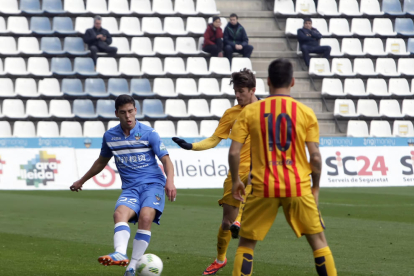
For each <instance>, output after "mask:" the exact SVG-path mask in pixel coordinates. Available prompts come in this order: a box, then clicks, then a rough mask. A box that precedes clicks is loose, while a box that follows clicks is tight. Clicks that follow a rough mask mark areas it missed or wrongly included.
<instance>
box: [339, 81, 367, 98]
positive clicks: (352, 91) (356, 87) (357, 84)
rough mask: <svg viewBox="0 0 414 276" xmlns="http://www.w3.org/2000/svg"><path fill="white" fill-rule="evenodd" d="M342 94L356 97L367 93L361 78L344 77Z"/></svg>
mask: <svg viewBox="0 0 414 276" xmlns="http://www.w3.org/2000/svg"><path fill="white" fill-rule="evenodd" d="M344 94H345V95H347V96H348V95H349V96H357V97H365V96H368V93H366V91H365V85H364V82H363V81H362V80H361V79H345V82H344Z"/></svg>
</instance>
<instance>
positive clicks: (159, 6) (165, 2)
mask: <svg viewBox="0 0 414 276" xmlns="http://www.w3.org/2000/svg"><path fill="white" fill-rule="evenodd" d="M152 11H153V12H154V13H158V14H161V15H174V14H175V11H174V9H173V3H172V1H171V0H152Z"/></svg>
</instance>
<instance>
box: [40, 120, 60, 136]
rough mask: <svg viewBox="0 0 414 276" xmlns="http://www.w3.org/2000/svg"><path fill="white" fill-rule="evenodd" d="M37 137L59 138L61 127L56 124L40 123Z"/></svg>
mask: <svg viewBox="0 0 414 276" xmlns="http://www.w3.org/2000/svg"><path fill="white" fill-rule="evenodd" d="M36 136H37V137H48V138H50V137H59V127H58V125H57V123H56V122H46V121H40V122H38V123H37V132H36Z"/></svg>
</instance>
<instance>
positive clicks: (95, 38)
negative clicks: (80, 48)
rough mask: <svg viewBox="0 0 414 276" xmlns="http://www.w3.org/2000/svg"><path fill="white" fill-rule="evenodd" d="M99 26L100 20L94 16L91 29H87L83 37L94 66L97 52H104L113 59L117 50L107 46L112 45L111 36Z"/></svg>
mask: <svg viewBox="0 0 414 276" xmlns="http://www.w3.org/2000/svg"><path fill="white" fill-rule="evenodd" d="M101 24H102V18H101V17H100V16H99V15H97V16H95V19H94V26H93V28H91V29H87V30H86V32H85V35H84V37H83V41H84V42H85V43H86V44H88V47H89V50H90V51H91V55H92V59H93V62H94V63H95V65H96V60H97V59H98V52H104V53H107V54H108V55H109V56H111V57H113V56H115V55H116V52H117V51H118V48H116V47H110V46H109V45H111V43H112V37H111V34H110V33H109V32H108V31H107V30H105V29H103V28H102V27H101Z"/></svg>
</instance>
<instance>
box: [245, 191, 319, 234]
mask: <svg viewBox="0 0 414 276" xmlns="http://www.w3.org/2000/svg"><path fill="white" fill-rule="evenodd" d="M280 206H282V207H283V212H284V213H285V217H286V220H287V222H288V223H289V225H290V226H291V227H292V229H293V231H294V232H295V234H296V236H297V237H298V238H299V237H301V236H302V235H306V234H310V235H311V234H317V233H320V232H322V231H323V230H324V229H325V225H324V223H323V220H322V217H321V215H320V213H319V210H318V206H317V205H316V202H315V199H314V197H313V195H312V194H308V195H306V196H301V197H281V198H263V197H256V196H254V195H252V194H250V195H248V196H247V200H246V205H245V206H244V212H243V216H242V219H241V225H242V227H241V229H240V236H242V237H243V238H246V239H251V240H258V241H262V240H264V238H265V237H266V235H267V233H268V232H269V230H270V228H271V227H272V225H273V222H274V221H275V218H276V215H277V212H278V209H279V207H280Z"/></svg>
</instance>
